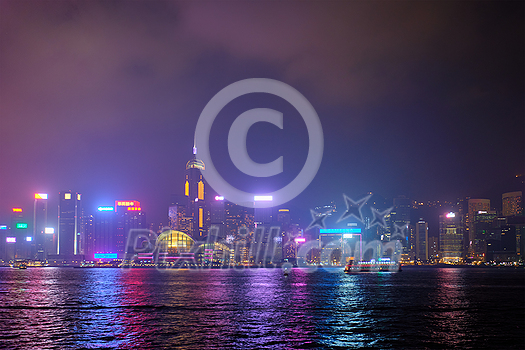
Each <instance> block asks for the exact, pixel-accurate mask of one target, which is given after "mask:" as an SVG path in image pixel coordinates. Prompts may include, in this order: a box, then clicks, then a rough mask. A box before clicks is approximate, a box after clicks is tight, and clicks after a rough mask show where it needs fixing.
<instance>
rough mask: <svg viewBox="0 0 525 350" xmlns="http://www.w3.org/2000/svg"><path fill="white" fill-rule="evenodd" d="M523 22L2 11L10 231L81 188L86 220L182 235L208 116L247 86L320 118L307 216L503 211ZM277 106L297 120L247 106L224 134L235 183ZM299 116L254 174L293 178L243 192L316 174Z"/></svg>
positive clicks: (416, 5)
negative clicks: (180, 210)
mask: <svg viewBox="0 0 525 350" xmlns="http://www.w3.org/2000/svg"><path fill="white" fill-rule="evenodd" d="M524 16H525V10H524V3H523V2H522V1H509V2H505V1H498V2H490V1H479V2H478V1H445V2H437V1H419V2H416V1H410V2H403V1H395V2H387V1H357V2H343V1H336V2H325V1H322V2H321V1H306V2H295V1H294V2H292V1H289V2H275V1H272V2H269V1H268V2H264V1H259V2H235V1H227V2H211V1H210V2H189V1H187V2H186V1H185V2H175V1H168V2H163V1H148V2H145V1H144V2H141V1H129V2H120V1H100V2H97V1H81V2H74V1H71V2H69V1H68V2H63V1H4V0H1V1H0V118H1V119H0V222H8V220H9V217H10V211H11V208H12V207H13V206H22V207H24V208H25V210H26V212H27V213H28V214H30V215H29V217H32V198H33V193H34V192H47V193H49V194H50V201H49V203H50V206H51V208H50V209H51V210H50V215H56V205H57V204H58V200H57V196H58V192H59V191H60V190H65V189H71V190H73V191H76V192H80V193H82V194H83V200H84V206H85V209H86V211H87V212H91V213H92V212H94V211H95V210H96V207H98V206H99V205H111V204H112V203H113V202H114V200H116V199H131V200H139V201H140V202H141V204H142V207H143V209H144V210H145V211H146V214H147V218H148V221H149V222H151V221H154V222H157V223H158V222H163V223H166V215H167V205H168V204H169V199H170V194H182V193H183V178H184V168H185V164H186V162H187V161H188V160H189V159H190V158H191V156H192V154H191V151H192V146H193V136H194V132H195V126H196V124H197V120H198V118H199V115H200V113H201V112H202V110H203V108H204V106H205V105H206V103H207V102H208V101H209V100H210V99H211V98H212V97H213V96H214V95H215V94H216V93H217V92H218V91H219V90H221V89H222V88H224V87H226V86H227V85H229V84H231V83H233V82H236V81H238V80H241V79H247V78H271V79H276V80H280V81H283V82H285V83H287V84H289V85H291V86H293V87H294V88H296V89H297V90H298V91H300V92H301V93H302V94H303V95H304V96H305V97H306V98H307V99H308V100H309V101H310V103H311V104H312V105H313V106H314V108H315V109H316V111H317V113H318V115H319V118H320V120H321V123H322V126H323V132H324V137H325V145H324V147H325V148H324V158H323V162H322V165H321V168H320V169H319V172H318V174H317V176H316V178H315V179H314V181H313V182H312V183H311V184H310V186H309V187H308V188H307V189H306V190H305V191H304V192H303V193H302V194H301V195H299V196H298V197H297V198H296V199H294V200H293V201H291V202H290V203H288V204H287V205H285V206H288V207H290V208H293V210H294V211H295V213H297V214H296V215H297V216H299V217H305V218H306V219H308V218H309V217H310V212H309V209H310V208H313V207H315V206H318V205H322V204H326V203H329V202H330V201H335V202H336V203H337V204H338V205H343V203H344V202H343V193H345V194H347V195H348V196H350V197H352V198H354V199H358V198H361V197H362V196H363V194H365V193H366V192H368V191H372V192H373V193H377V194H380V195H381V196H383V197H395V196H398V195H406V196H408V197H410V198H414V199H418V200H422V201H426V200H454V199H455V198H458V197H464V196H471V197H488V198H491V199H493V200H496V199H498V196H499V202H494V203H493V205H494V206H495V207H498V206H501V203H500V201H501V193H502V192H503V191H513V190H520V189H521V188H519V182H517V181H515V176H516V175H517V174H520V173H524V172H525V170H524V168H525V165H524V159H525V141H524V134H525V125H524V123H525V122H524V116H525V110H524V109H525V107H524V106H525V103H524V100H525V97H524V96H525V89H524V86H525V84H524V82H525V72H524V62H525V54H524V52H525V51H524V49H525V38H524V32H525V28H524ZM265 103H269V104H271V105H273V106H275V107H276V108H278V107H279V106H281V107H282V108H284V109H287V108H288V107H289V106H286V105H285V104H283V103H282V101H280V100H279V99H275V100H271V99H268V98H267V96H266V97H265V96H254V97H252V99H239V100H238V101H232V105H231V106H229V110H226V111H224V113H223V114H224V115H223V118H222V119H221V120H222V122H216V125H215V124H214V127H215V126H216V129H214V130H215V131H214V132H212V137H213V140H212V141H210V142H215V144H216V148H214V152H215V155H216V159H217V160H214V163H215V164H219V166H218V167H221V169H220V170H221V171H222V173H223V175H224V176H225V177H227V178H230V179H234V181H237V180H235V178H236V176H238V174H236V170H235V169H233V168H230V169H229V170H228V168H229V166H231V167H233V165H232V164H231V161H230V160H229V158H228V156H227V153H225V151H224V150H226V149H227V148H225V147H226V146H225V145H226V141H225V135H226V134H227V130H228V128H229V125H231V122H232V121H233V120H234V119H235V117H236V116H237V115H238V114H240V113H242V112H243V111H245V110H247V109H250V108H255V107H259V105H261V106H262V105H264V104H265ZM288 109H289V108H288ZM235 113H237V114H235ZM289 114H290V115H291V117H290V119H289V120H288V121H285V127H284V129H283V130H282V131H281V130H279V129H277V128H275V127H272V126H271V125H264V124H261V123H259V124H258V125H256V126H254V127H253V128H252V129H253V130H250V134H249V135H248V136H249V141H248V150H249V152H250V155H251V156H252V158H253V159H254V160H257V161H260V162H267V161H271V160H273V159H275V158H277V157H278V156H280V155H284V163H285V168H284V169H285V174H283V177H282V178H280V179H277V180H276V181H275V182H273V183H264V182H263V181H262V180H258V181H256V182H252V183H251V182H250V181H248V180H249V179H248V180H247V179H244V180H239V181H238V182H239V184H242V186H244V187H245V189H250V188H251V187H250V186H253V188H255V189H256V190H264V189H268V188H269V187H271V186H279V184H281V185H282V184H285V183H286V180H287V179H293V177H294V176H295V174H296V172H297V171H299V170H300V168H301V166H302V164H303V163H304V159H305V157H306V148H307V145H308V138H307V136H306V135H305V134H304V133H305V132H306V131H305V130H306V129H305V127H304V124H302V121H301V119H300V117H299V116H297V115H295V116H294V115H293V111H290V113H289ZM286 115H287V114H286V113H285V120H286ZM219 117H220V116H219ZM227 123H230V124H227ZM221 147H222V148H221ZM213 154H214V153H212V155H213ZM302 162H303V163H302ZM294 172H295V173H294ZM274 189H277V188H274ZM53 210H54V211H53ZM53 220H56V219H55V218H52V219H51V222H53Z"/></svg>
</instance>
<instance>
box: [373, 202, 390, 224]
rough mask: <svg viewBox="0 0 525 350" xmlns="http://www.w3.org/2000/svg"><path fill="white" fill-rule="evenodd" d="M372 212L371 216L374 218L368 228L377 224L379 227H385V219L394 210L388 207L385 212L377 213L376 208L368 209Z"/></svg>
mask: <svg viewBox="0 0 525 350" xmlns="http://www.w3.org/2000/svg"><path fill="white" fill-rule="evenodd" d="M370 209H371V210H372V214H373V216H374V218H373V219H372V222H371V223H370V227H372V226H374V225H376V224H378V225H379V226H381V227H386V226H387V225H386V220H385V217H386V216H387V215H388V214H389V213H390V212H391V211H392V209H394V207H390V208H388V209H387V210H385V211H379V210H377V209H376V208H373V207H370Z"/></svg>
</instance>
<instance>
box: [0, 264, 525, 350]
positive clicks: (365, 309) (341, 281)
mask: <svg viewBox="0 0 525 350" xmlns="http://www.w3.org/2000/svg"><path fill="white" fill-rule="evenodd" d="M501 276H502V275H501V274H500V272H497V271H496V272H494V271H493V270H488V271H485V270H476V271H473V270H465V269H451V268H449V269H424V268H422V269H413V270H410V269H407V270H406V271H404V272H403V273H384V274H378V273H364V274H357V275H345V274H344V273H342V272H341V271H336V270H333V271H332V272H327V271H324V270H318V271H315V272H310V273H308V272H306V271H305V270H301V269H293V270H292V272H291V273H290V275H288V276H283V273H282V271H281V270H280V269H245V270H241V271H236V270H207V271H191V270H170V271H164V272H159V271H157V270H154V269H128V270H120V269H72V268H71V269H67V268H40V269H39V268H30V269H27V270H15V269H0V302H1V303H0V324H1V325H2V330H3V332H0V348H14V347H19V348H38V349H50V348H58V349H62V348H120V349H129V348H137V349H150V348H166V349H169V348H175V347H176V348H182V349H201V348H231V349H244V348H257V349H273V348H278V349H280V348H340V349H349V348H381V349H407V348H412V349H422V348H481V347H487V346H490V347H491V348H506V349H512V348H515V349H518V348H521V345H522V344H523V341H524V340H525V339H524V337H523V329H522V328H521V329H520V328H519V327H520V326H522V325H523V324H524V321H525V320H524V314H525V309H524V300H523V297H522V296H523V295H524V294H523V293H524V292H525V287H524V285H525V283H524V280H523V273H522V271H520V272H518V273H514V274H513V273H512V272H511V273H508V274H507V275H503V277H501ZM502 317H504V319H505V322H504V323H498V322H495V320H496V321H497V319H498V318H499V319H501V318H502Z"/></svg>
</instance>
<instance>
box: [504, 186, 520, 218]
mask: <svg viewBox="0 0 525 350" xmlns="http://www.w3.org/2000/svg"><path fill="white" fill-rule="evenodd" d="M501 201H502V204H503V205H502V207H503V212H502V214H503V216H520V215H522V214H523V196H522V192H521V191H516V192H507V193H503V195H502V196H501Z"/></svg>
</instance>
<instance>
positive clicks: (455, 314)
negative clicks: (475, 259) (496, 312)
mask: <svg viewBox="0 0 525 350" xmlns="http://www.w3.org/2000/svg"><path fill="white" fill-rule="evenodd" d="M465 271H466V270H465V269H460V268H442V269H439V270H437V275H436V290H435V291H434V293H433V295H432V300H431V303H430V309H431V312H430V313H429V314H428V316H429V317H430V320H431V323H432V327H431V330H432V331H431V333H430V334H431V337H432V339H433V340H434V342H436V343H441V344H446V345H447V346H450V347H456V346H464V345H466V343H468V342H469V341H470V339H468V336H467V333H466V328H467V327H468V325H470V324H471V319H470V318H471V317H470V313H469V300H468V299H467V298H466V297H465V289H466V287H467V286H466V284H465V276H464V275H465Z"/></svg>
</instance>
